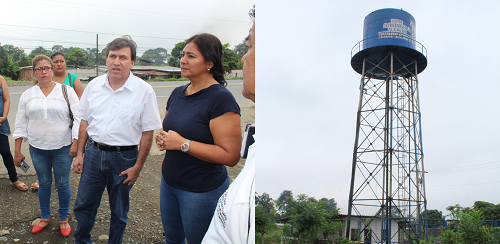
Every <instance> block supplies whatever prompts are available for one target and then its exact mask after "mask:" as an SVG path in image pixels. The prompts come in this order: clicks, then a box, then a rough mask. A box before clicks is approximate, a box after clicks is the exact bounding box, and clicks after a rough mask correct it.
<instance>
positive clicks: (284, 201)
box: [275, 190, 294, 218]
mask: <svg viewBox="0 0 500 244" xmlns="http://www.w3.org/2000/svg"><path fill="white" fill-rule="evenodd" d="M293 203H294V199H293V193H292V191H290V190H284V191H282V192H281V194H280V196H279V197H278V200H276V201H275V204H276V207H277V208H278V215H279V218H286V217H290V213H287V211H286V209H287V208H288V205H290V204H293ZM290 207H291V206H290Z"/></svg>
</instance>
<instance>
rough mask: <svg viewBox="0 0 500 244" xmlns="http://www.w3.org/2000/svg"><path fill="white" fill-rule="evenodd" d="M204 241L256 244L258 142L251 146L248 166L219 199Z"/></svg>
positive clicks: (216, 243)
mask: <svg viewBox="0 0 500 244" xmlns="http://www.w3.org/2000/svg"><path fill="white" fill-rule="evenodd" d="M254 136H255V135H254ZM201 243H202V244H221V243H226V244H230V243H231V244H232V243H239V244H253V243H255V143H253V144H252V145H251V146H250V147H249V148H248V155H247V159H246V161H245V167H244V168H243V170H242V171H241V172H240V173H239V174H238V176H237V177H236V179H234V181H233V183H231V185H229V188H228V189H227V190H226V192H225V193H224V194H222V196H221V197H220V198H219V201H218V203H217V208H216V209H215V213H214V216H213V217H212V222H210V226H209V227H208V230H207V233H206V234H205V237H204V238H203V241H202V242H201Z"/></svg>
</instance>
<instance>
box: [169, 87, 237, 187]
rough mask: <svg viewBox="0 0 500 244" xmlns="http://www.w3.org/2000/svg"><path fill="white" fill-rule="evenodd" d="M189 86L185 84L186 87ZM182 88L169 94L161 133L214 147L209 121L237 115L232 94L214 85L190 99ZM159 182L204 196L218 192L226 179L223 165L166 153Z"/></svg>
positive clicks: (186, 155) (190, 96)
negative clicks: (225, 115) (227, 115)
mask: <svg viewBox="0 0 500 244" xmlns="http://www.w3.org/2000/svg"><path fill="white" fill-rule="evenodd" d="M188 85H189V84H188ZM188 85H184V86H181V87H177V88H175V89H174V91H172V94H171V95H170V98H169V99H168V102H167V111H168V113H167V115H166V116H165V119H164V120H163V130H164V131H169V130H173V131H175V132H177V133H179V134H180V135H181V136H182V137H184V138H187V139H189V140H192V141H197V142H201V143H206V144H214V139H213V137H212V133H211V132H210V120H212V119H214V118H217V117H219V116H221V115H223V114H225V113H227V112H234V113H237V114H240V107H239V106H238V104H237V103H236V100H235V99H234V96H233V94H231V92H229V91H228V90H227V89H226V88H225V87H224V85H221V84H215V85H212V86H210V87H208V88H205V89H203V90H200V91H198V92H196V93H194V94H192V95H185V94H184V90H185V89H186V88H187V87H188ZM162 174H163V179H164V180H165V182H166V183H167V184H169V185H170V186H173V187H175V188H178V189H181V190H186V191H191V192H207V191H211V190H213V189H216V188H218V187H219V186H221V185H222V183H224V181H225V180H226V178H227V171H226V167H225V166H224V165H219V164H213V163H208V162H205V161H202V160H200V159H197V158H195V157H193V156H191V155H189V154H187V153H183V152H182V151H178V150H175V151H168V150H167V151H166V153H165V159H164V161H163V165H162Z"/></svg>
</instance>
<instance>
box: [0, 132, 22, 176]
mask: <svg viewBox="0 0 500 244" xmlns="http://www.w3.org/2000/svg"><path fill="white" fill-rule="evenodd" d="M2 126H3V125H2ZM7 126H8V125H7ZM0 127H1V126H0ZM0 154H1V155H2V159H3V164H4V165H5V168H6V169H7V173H8V174H9V179H10V181H11V182H16V181H18V178H17V171H16V166H15V165H14V158H13V157H12V153H10V146H9V137H8V136H6V135H3V134H0Z"/></svg>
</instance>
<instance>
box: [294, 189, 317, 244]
mask: <svg viewBox="0 0 500 244" xmlns="http://www.w3.org/2000/svg"><path fill="white" fill-rule="evenodd" d="M308 199H309V198H308V197H307V195H305V194H300V195H299V196H298V197H297V200H296V202H295V204H292V205H293V207H291V208H290V209H287V211H288V212H290V215H291V218H290V220H291V221H292V222H293V227H294V228H296V229H297V232H298V234H299V236H298V242H299V243H301V241H302V239H303V238H304V237H305V236H306V235H308V236H313V237H314V236H317V233H318V231H319V227H320V226H322V225H323V223H325V222H326V217H327V215H326V210H325V205H326V203H325V202H324V201H319V202H312V201H309V200H308ZM314 227H316V228H314Z"/></svg>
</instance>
